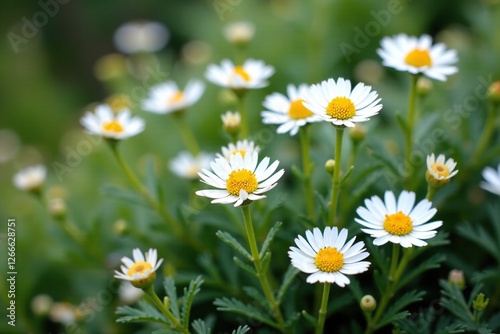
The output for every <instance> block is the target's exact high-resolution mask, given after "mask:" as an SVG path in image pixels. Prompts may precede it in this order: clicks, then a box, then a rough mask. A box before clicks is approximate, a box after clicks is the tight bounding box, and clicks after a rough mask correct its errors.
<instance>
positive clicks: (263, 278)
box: [241, 205, 285, 332]
mask: <svg viewBox="0 0 500 334" xmlns="http://www.w3.org/2000/svg"><path fill="white" fill-rule="evenodd" d="M241 210H242V211H243V220H244V221H245V229H246V232H247V237H248V245H249V247H250V253H251V254H252V262H253V264H254V267H255V270H256V272H257V278H258V279H259V282H260V285H261V287H262V290H263V291H264V295H265V296H266V299H267V302H268V303H269V307H270V309H271V310H272V312H273V316H274V317H275V318H276V320H277V321H278V328H279V329H280V330H281V331H282V332H285V321H284V320H283V315H282V314H281V310H280V308H279V305H278V302H277V301H276V299H275V298H274V294H273V292H272V291H271V286H270V284H269V281H268V279H267V275H266V273H265V272H264V270H263V268H262V262H261V258H260V254H259V250H258V247H257V241H256V239H255V232H254V229H253V221H252V215H251V212H250V206H249V205H243V206H242V207H241Z"/></svg>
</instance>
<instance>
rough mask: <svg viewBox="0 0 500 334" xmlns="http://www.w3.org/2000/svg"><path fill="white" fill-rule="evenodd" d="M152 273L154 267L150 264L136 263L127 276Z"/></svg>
mask: <svg viewBox="0 0 500 334" xmlns="http://www.w3.org/2000/svg"><path fill="white" fill-rule="evenodd" d="M148 270H150V271H152V270H153V266H151V264H150V263H149V262H135V263H134V264H133V265H132V266H131V267H130V268H129V270H128V272H127V275H129V276H131V277H132V276H133V275H134V274H144V273H145V272H146V271H148Z"/></svg>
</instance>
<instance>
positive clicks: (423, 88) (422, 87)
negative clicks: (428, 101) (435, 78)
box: [417, 77, 432, 96]
mask: <svg viewBox="0 0 500 334" xmlns="http://www.w3.org/2000/svg"><path fill="white" fill-rule="evenodd" d="M431 89H432V81H431V80H429V79H428V78H426V77H420V78H418V80H417V93H418V95H420V96H427V95H429V92H430V91H431Z"/></svg>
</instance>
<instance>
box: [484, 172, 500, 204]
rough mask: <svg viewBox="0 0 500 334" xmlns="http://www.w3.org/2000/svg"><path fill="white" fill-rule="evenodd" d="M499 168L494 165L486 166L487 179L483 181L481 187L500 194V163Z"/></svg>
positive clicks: (485, 174) (485, 176) (485, 175)
mask: <svg viewBox="0 0 500 334" xmlns="http://www.w3.org/2000/svg"><path fill="white" fill-rule="evenodd" d="M497 169H498V170H495V169H494V168H493V167H486V168H485V169H483V173H482V174H483V177H484V179H485V180H486V181H481V184H480V186H481V188H483V189H484V190H487V191H489V192H490V193H493V194H495V195H498V196H500V164H499V165H498V168H497Z"/></svg>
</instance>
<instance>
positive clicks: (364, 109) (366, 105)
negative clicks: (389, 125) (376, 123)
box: [304, 78, 382, 127]
mask: <svg viewBox="0 0 500 334" xmlns="http://www.w3.org/2000/svg"><path fill="white" fill-rule="evenodd" d="M377 97H378V94H377V92H375V91H372V90H371V86H366V85H365V84H363V83H358V84H357V85H356V87H354V89H353V90H352V91H351V81H349V80H347V79H344V78H339V79H338V80H337V82H335V80H333V79H328V80H325V81H322V82H321V83H319V84H316V85H312V86H311V87H310V88H309V90H308V91H306V92H305V96H304V106H305V107H306V108H308V109H309V110H311V111H312V112H313V113H315V114H316V115H318V116H319V117H321V118H322V119H323V120H325V121H327V122H331V123H333V125H335V126H340V127H345V126H346V127H353V126H354V123H356V122H365V121H368V120H369V119H370V117H371V116H374V115H377V114H378V112H379V111H380V109H382V105H381V104H378V103H379V102H380V99H377Z"/></svg>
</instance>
